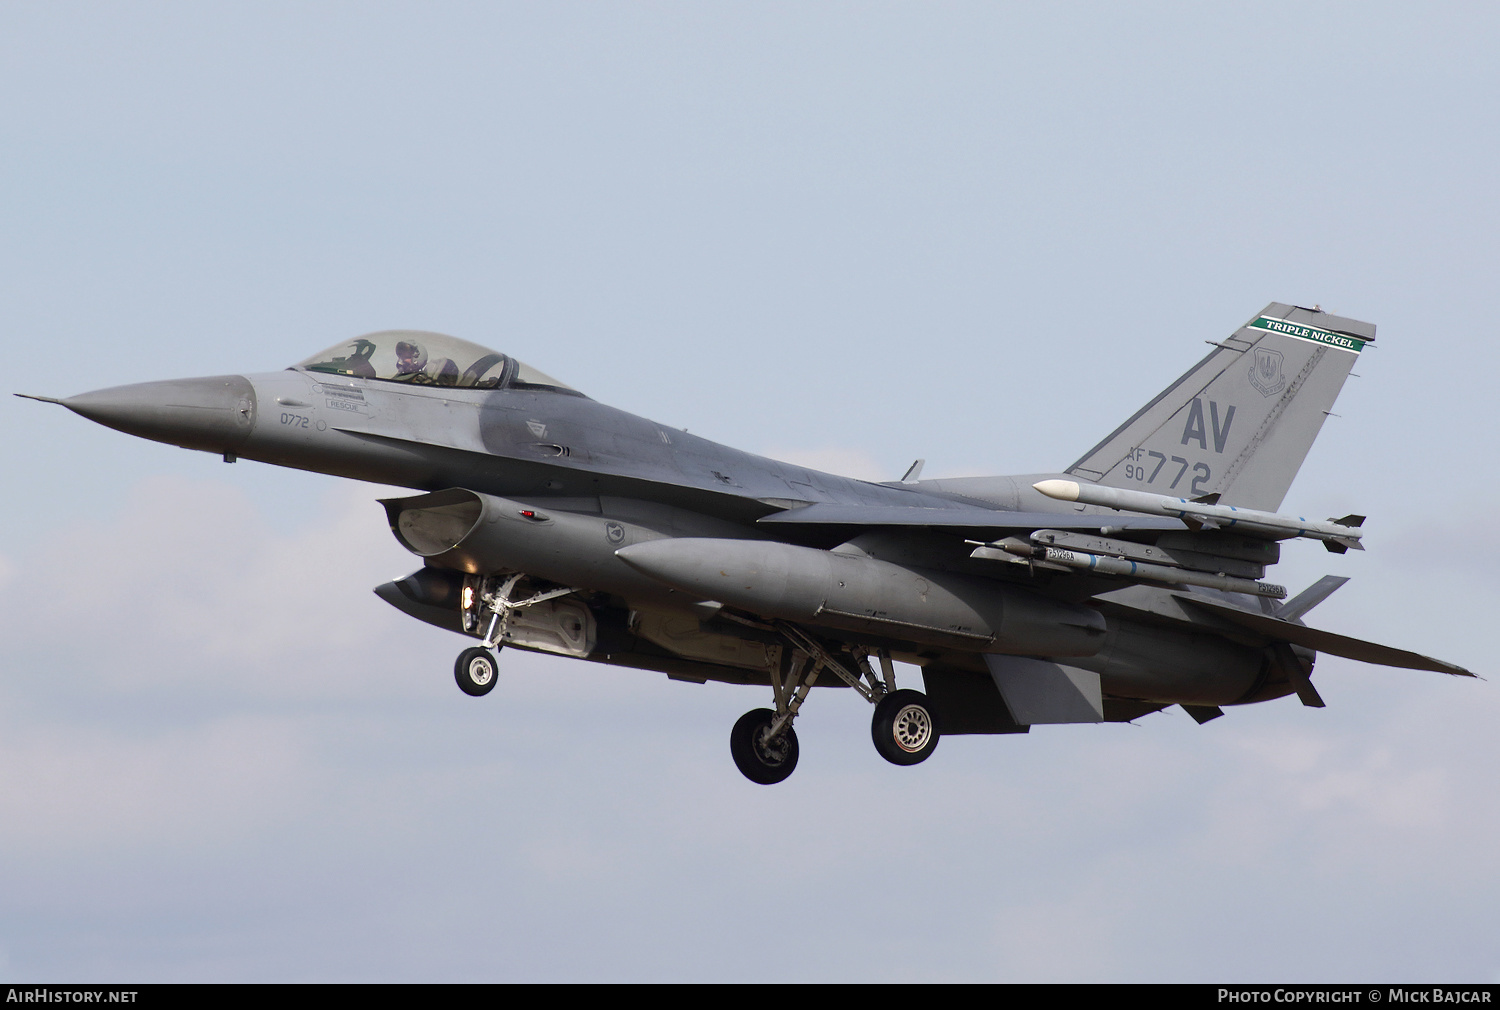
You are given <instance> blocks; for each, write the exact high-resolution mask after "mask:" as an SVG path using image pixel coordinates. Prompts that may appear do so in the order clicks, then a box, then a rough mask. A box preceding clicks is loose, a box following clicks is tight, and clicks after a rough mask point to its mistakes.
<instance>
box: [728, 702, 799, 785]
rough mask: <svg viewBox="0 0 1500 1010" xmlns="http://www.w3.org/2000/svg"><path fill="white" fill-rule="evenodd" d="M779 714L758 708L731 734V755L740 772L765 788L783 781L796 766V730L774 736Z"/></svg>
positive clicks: (741, 721)
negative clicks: (772, 732) (773, 732)
mask: <svg viewBox="0 0 1500 1010" xmlns="http://www.w3.org/2000/svg"><path fill="white" fill-rule="evenodd" d="M775 722H776V713H775V712H773V711H771V710H770V709H769V708H757V709H755V710H754V711H751V712H746V713H745V714H744V715H742V716H740V719H739V722H737V723H735V724H734V729H733V730H731V731H730V733H729V753H730V754H731V755H733V757H734V763H735V766H736V767H737V768H739V770H740V772H741V773H742V774H743V775H744V776H745V778H747V779H749V780H750V781H751V782H755V783H758V784H760V785H763V786H769V785H775V784H776V783H777V782H781V781H782V780H784V779H785V778H786V777H787V776H788V775H790V774H792V771H793V770H794V769H795V768H796V767H797V731H796V730H794V729H792V727H791V726H786V727H784V728H783V729H782V730H781V732H780V733H778V734H776V735H775V736H772V735H771V729H772V724H773V723H775Z"/></svg>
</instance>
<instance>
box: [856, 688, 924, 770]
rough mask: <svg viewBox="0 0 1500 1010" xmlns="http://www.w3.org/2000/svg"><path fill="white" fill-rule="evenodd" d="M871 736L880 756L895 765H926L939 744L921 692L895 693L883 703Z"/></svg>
mask: <svg viewBox="0 0 1500 1010" xmlns="http://www.w3.org/2000/svg"><path fill="white" fill-rule="evenodd" d="M870 735H871V736H872V737H873V738H874V740H875V749H876V750H877V751H879V752H880V756H881V757H883V758H885V759H886V760H887V761H889V762H890V763H891V764H893V765H914V764H920V763H921V762H923V761H926V760H927V759H928V758H929V757H931V756H932V752H933V751H934V750H936V749H937V742H938V731H937V726H936V725H935V724H934V723H933V719H932V710H931V709H930V708H928V707H927V696H926V695H925V694H923V693H922V692H920V691H894V692H892V693H891V694H888V695H886V696H885V697H884V698H882V699H880V702H879V704H877V705H876V706H875V718H874V719H872V720H871V722H870Z"/></svg>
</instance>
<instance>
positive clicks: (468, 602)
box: [453, 573, 578, 698]
mask: <svg viewBox="0 0 1500 1010" xmlns="http://www.w3.org/2000/svg"><path fill="white" fill-rule="evenodd" d="M524 578H526V576H525V575H523V574H519V573H518V574H515V575H507V576H505V577H503V578H501V577H497V576H475V575H471V576H469V577H467V578H465V579H464V588H463V595H462V597H461V599H460V603H459V613H460V615H461V616H462V619H463V628H464V630H465V631H467V632H470V633H473V632H475V631H478V630H479V627H480V625H481V624H482V623H485V622H486V621H487V622H488V623H487V624H485V632H484V645H483V646H476V647H474V648H472V649H465V650H464V651H463V652H460V653H459V654H458V661H457V662H455V663H454V664H453V679H454V680H456V681H458V689H459V690H460V691H462V692H463V693H464V694H467V695H469V696H470V697H472V698H479V697H482V696H483V695H486V694H489V693H490V692H491V691H492V690H494V688H495V681H496V680H498V679H499V672H500V668H499V663H498V661H497V660H496V658H495V652H492V651H491V650H492V649H493V650H495V651H496V652H498V651H499V649H500V646H501V643H502V642H503V641H504V639H505V631H506V628H507V626H508V625H509V624H510V619H511V616H512V615H513V614H515V612H516V611H518V610H525V609H526V608H527V607H534V606H536V605H537V604H538V603H544V602H546V601H547V600H555V599H557V598H558V597H559V596H567V595H568V594H569V593H576V592H577V591H578V590H576V589H571V588H567V587H562V588H557V589H548V590H544V591H539V592H536V593H533V594H532V595H531V596H528V597H526V598H525V599H522V600H512V599H511V594H512V593H513V592H514V591H515V588H516V586H517V585H518V584H519V583H520V582H521V580H522V579H524Z"/></svg>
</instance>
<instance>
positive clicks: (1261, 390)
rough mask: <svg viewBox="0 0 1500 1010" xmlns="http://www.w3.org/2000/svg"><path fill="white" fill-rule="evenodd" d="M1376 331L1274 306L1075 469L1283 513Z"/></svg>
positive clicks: (1090, 476)
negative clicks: (1310, 452)
mask: <svg viewBox="0 0 1500 1010" xmlns="http://www.w3.org/2000/svg"><path fill="white" fill-rule="evenodd" d="M1374 339H1375V326H1374V324H1372V323H1362V322H1358V321H1357V320H1354V319H1343V318H1340V317H1339V316H1334V315H1329V314H1328V313H1326V312H1322V311H1319V310H1317V309H1305V308H1300V307H1298V306H1293V305H1281V304H1279V303H1275V302H1273V303H1272V304H1270V305H1267V306H1266V307H1265V309H1264V310H1262V311H1261V312H1260V314H1259V315H1257V316H1256V317H1255V318H1254V319H1252V320H1250V321H1249V322H1248V323H1246V324H1245V325H1244V326H1241V327H1240V328H1239V329H1238V330H1236V331H1235V333H1234V335H1233V336H1231V337H1230V338H1229V339H1228V340H1225V341H1224V342H1223V343H1220V344H1215V345H1214V349H1213V351H1212V352H1211V353H1210V354H1209V355H1208V357H1206V358H1204V359H1203V360H1202V361H1200V362H1198V364H1197V365H1195V366H1194V367H1193V368H1191V369H1190V370H1189V371H1188V373H1187V374H1186V375H1184V376H1183V377H1182V378H1180V379H1178V380H1177V381H1176V382H1175V383H1173V384H1172V385H1171V386H1169V387H1167V389H1166V390H1165V391H1163V392H1162V393H1161V394H1160V395H1159V396H1157V397H1156V399H1154V400H1152V401H1151V402H1150V403H1148V404H1146V406H1144V407H1142V408H1141V409H1140V410H1138V411H1137V412H1136V413H1135V416H1134V417H1132V418H1130V420H1128V421H1126V422H1125V423H1124V424H1122V425H1120V427H1119V428H1117V429H1115V431H1114V433H1113V434H1111V435H1109V437H1107V438H1105V439H1104V441H1102V442H1100V443H1099V444H1098V445H1096V446H1095V447H1094V448H1093V449H1091V450H1090V451H1089V452H1087V453H1086V454H1084V456H1083V458H1082V459H1080V460H1079V461H1078V462H1076V463H1074V464H1073V465H1072V466H1070V467H1069V468H1068V471H1067V472H1068V473H1069V474H1070V475H1071V476H1074V477H1078V478H1081V479H1083V480H1088V481H1093V482H1095V483H1098V484H1104V485H1107V486H1109V487H1120V488H1130V489H1132V490H1142V491H1152V492H1159V493H1161V494H1169V495H1172V496H1174V497H1178V498H1196V497H1199V496H1201V495H1208V494H1217V495H1218V496H1219V499H1218V500H1219V501H1220V503H1221V504H1224V505H1239V506H1244V507H1248V508H1256V509H1265V510H1267V511H1276V510H1277V509H1279V508H1280V507H1281V500H1282V499H1283V498H1284V497H1285V496H1286V492H1287V488H1289V487H1290V486H1291V483H1292V478H1294V477H1296V476H1297V470H1298V468H1300V467H1301V466H1302V461H1303V460H1304V459H1306V458H1307V451H1308V450H1309V449H1310V448H1312V444H1313V439H1315V438H1317V437H1318V431H1319V430H1320V429H1321V428H1322V427H1323V419H1324V418H1325V417H1326V416H1327V415H1328V413H1329V411H1330V410H1332V408H1333V402H1334V400H1335V399H1337V398H1338V395H1339V390H1340V389H1342V388H1343V386H1344V379H1345V378H1346V377H1347V376H1348V375H1349V370H1350V369H1351V368H1353V367H1354V362H1355V360H1356V359H1357V358H1358V357H1359V353H1360V351H1361V350H1363V349H1364V346H1365V344H1367V343H1369V342H1371V341H1373V340H1374Z"/></svg>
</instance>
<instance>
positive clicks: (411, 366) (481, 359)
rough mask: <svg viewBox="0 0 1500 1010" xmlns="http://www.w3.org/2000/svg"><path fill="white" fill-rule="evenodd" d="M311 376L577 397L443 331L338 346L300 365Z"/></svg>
mask: <svg viewBox="0 0 1500 1010" xmlns="http://www.w3.org/2000/svg"><path fill="white" fill-rule="evenodd" d="M295 367H297V368H300V369H302V370H303V371H307V372H324V373H327V374H330V375H352V376H355V377H357V378H361V379H379V380H381V381H382V382H406V383H410V384H411V385H415V386H456V387H460V388H472V389H498V388H500V387H501V386H505V387H508V388H512V389H552V390H557V391H559V392H564V393H574V394H576V395H582V394H580V393H578V390H576V389H574V388H572V387H571V386H568V385H565V384H563V383H561V382H558V381H557V380H556V379H554V378H552V377H551V376H550V375H545V374H543V373H542V372H539V371H537V370H536V369H535V368H532V367H531V366H529V365H527V364H525V363H524V362H521V361H517V360H516V359H515V358H512V357H510V356H508V355H505V354H501V353H499V352H498V351H492V350H490V349H489V348H488V347H480V346H479V345H478V344H471V343H469V342H468V341H467V340H460V339H458V338H457V337H450V336H447V335H445V334H442V333H425V332H423V331H421V330H386V331H384V332H381V333H367V334H365V335H364V336H363V337H356V338H355V339H353V340H350V341H346V342H345V343H342V344H335V345H334V346H333V347H330V348H328V350H326V351H323V352H322V353H321V354H315V355H313V356H312V357H310V358H308V359H307V360H306V361H302V362H298V364H297V365H296V366H295Z"/></svg>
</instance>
